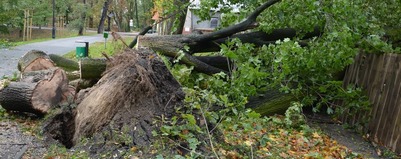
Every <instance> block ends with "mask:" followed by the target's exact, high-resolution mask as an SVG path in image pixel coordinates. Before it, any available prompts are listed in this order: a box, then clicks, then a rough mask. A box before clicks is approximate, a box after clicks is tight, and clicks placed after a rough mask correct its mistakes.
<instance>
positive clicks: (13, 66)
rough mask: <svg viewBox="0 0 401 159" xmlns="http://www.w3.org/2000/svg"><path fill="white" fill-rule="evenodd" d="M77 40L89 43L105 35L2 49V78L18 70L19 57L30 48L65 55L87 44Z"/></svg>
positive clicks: (0, 61)
mask: <svg viewBox="0 0 401 159" xmlns="http://www.w3.org/2000/svg"><path fill="white" fill-rule="evenodd" d="M76 41H87V42H89V43H94V42H100V41H104V38H103V35H102V34H98V35H94V36H79V37H73V38H63V39H54V40H49V41H44V42H37V43H31V44H27V45H21V46H16V47H13V48H9V49H0V78H1V77H3V76H4V75H6V76H9V75H12V74H13V73H14V72H17V71H18V70H17V64H18V59H19V58H20V57H21V56H22V55H24V54H25V53H26V52H28V51H30V50H42V51H45V52H46V53H48V54H58V55H63V54H66V53H68V52H70V51H73V50H75V47H77V46H85V44H83V43H76Z"/></svg>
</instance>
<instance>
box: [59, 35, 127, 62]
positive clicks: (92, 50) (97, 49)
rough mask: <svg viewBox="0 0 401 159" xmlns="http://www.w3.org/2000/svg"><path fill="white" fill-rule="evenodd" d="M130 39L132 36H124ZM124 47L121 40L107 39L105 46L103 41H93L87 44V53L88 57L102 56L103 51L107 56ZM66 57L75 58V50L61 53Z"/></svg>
mask: <svg viewBox="0 0 401 159" xmlns="http://www.w3.org/2000/svg"><path fill="white" fill-rule="evenodd" d="M130 40H132V37H126V38H124V41H126V42H128V41H130ZM124 48H125V45H124V44H123V43H122V42H121V41H114V40H108V41H107V43H106V48H105V46H104V42H95V43H92V44H90V45H89V54H88V56H89V57H90V58H100V57H104V56H103V55H102V53H105V54H106V55H108V56H113V55H115V54H117V53H119V52H121V51H122V50H123V49H124ZM63 56H64V57H66V58H69V59H73V60H77V58H76V56H75V50H73V51H70V52H68V53H67V54H64V55H63Z"/></svg>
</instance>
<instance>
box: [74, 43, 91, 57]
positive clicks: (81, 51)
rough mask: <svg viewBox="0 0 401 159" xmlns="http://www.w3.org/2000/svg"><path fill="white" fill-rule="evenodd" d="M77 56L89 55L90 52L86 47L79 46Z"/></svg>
mask: <svg viewBox="0 0 401 159" xmlns="http://www.w3.org/2000/svg"><path fill="white" fill-rule="evenodd" d="M75 56H76V57H77V58H81V57H88V53H87V52H86V47H84V46H83V47H82V46H77V48H76V52H75Z"/></svg>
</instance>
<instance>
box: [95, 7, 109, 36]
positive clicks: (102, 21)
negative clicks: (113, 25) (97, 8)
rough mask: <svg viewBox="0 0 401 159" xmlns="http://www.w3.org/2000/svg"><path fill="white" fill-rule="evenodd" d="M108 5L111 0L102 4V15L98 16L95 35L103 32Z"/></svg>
mask: <svg viewBox="0 0 401 159" xmlns="http://www.w3.org/2000/svg"><path fill="white" fill-rule="evenodd" d="M110 3H111V0H106V1H105V2H104V5H103V8H102V12H101V13H102V14H101V16H100V22H99V26H98V27H97V33H98V34H100V33H102V32H103V30H104V22H105V20H106V18H107V16H108V15H107V13H108V10H109V5H110Z"/></svg>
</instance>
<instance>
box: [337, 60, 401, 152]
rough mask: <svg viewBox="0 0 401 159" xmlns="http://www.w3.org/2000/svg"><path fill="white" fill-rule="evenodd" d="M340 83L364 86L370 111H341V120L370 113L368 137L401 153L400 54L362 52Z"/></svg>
mask: <svg viewBox="0 0 401 159" xmlns="http://www.w3.org/2000/svg"><path fill="white" fill-rule="evenodd" d="M343 84H344V87H347V86H349V85H355V86H358V87H361V88H363V89H364V91H366V94H367V96H368V97H369V101H370V103H371V104H372V109H371V111H370V112H359V113H357V114H355V115H354V116H347V115H344V116H342V118H341V119H342V120H343V122H347V123H349V124H351V125H353V124H357V123H360V122H361V121H360V120H365V119H366V118H367V117H370V121H369V125H368V126H367V129H368V131H369V132H370V135H371V139H372V140H373V141H375V142H377V143H379V144H383V145H384V146H387V147H388V148H390V149H392V150H393V151H396V152H397V153H401V99H400V98H401V55H398V54H365V53H361V54H359V55H358V56H356V57H355V62H354V64H352V65H350V66H349V67H348V68H347V70H346V74H345V77H344V80H343Z"/></svg>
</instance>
